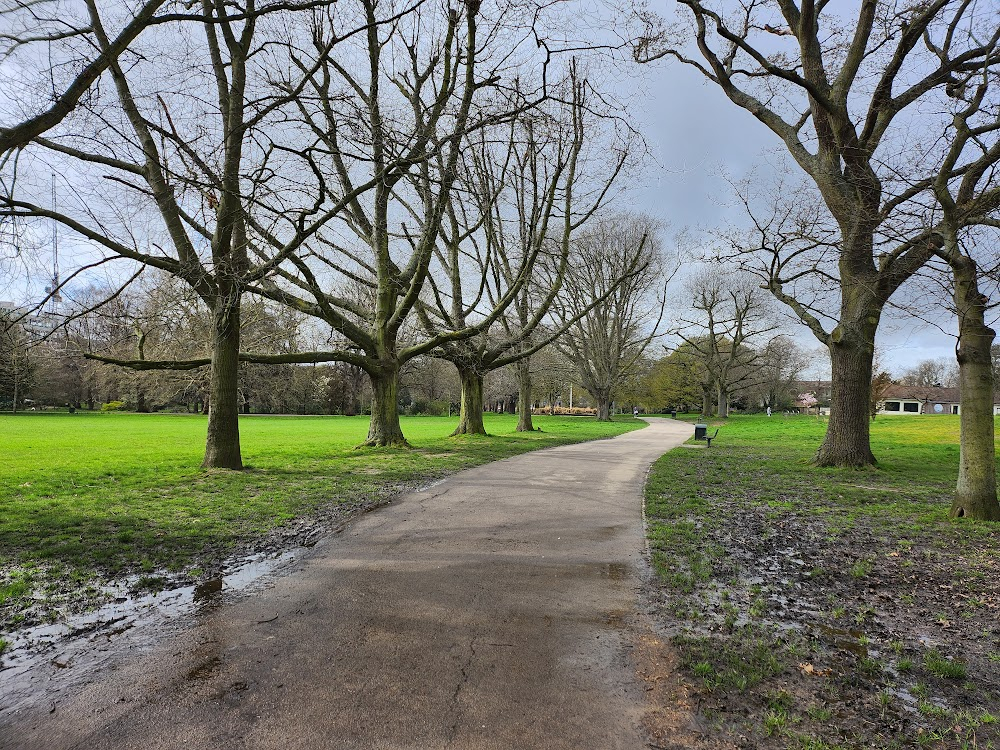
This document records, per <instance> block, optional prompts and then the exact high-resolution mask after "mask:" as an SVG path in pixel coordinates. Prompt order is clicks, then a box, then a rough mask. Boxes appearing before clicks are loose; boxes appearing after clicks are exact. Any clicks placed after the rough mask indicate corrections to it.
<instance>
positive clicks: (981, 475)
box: [949, 255, 1000, 521]
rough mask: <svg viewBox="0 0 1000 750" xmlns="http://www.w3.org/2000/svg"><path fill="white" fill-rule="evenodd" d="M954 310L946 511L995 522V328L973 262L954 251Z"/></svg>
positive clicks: (999, 513) (998, 516)
mask: <svg viewBox="0 0 1000 750" xmlns="http://www.w3.org/2000/svg"><path fill="white" fill-rule="evenodd" d="M950 263H951V269H952V275H953V277H954V282H955V289H954V299H955V308H956V310H957V311H958V321H959V330H958V384H959V390H960V392H961V404H962V406H961V417H960V422H961V438H960V446H961V447H960V452H959V466H958V484H957V485H956V487H955V498H954V501H953V502H952V506H951V511H950V512H949V515H950V516H951V517H952V518H974V519H979V520H984V521H1000V504H998V503H997V483H996V449H995V447H994V442H993V440H994V435H993V432H994V428H993V367H992V361H991V357H990V348H991V346H992V345H993V339H994V337H995V336H996V332H995V331H994V330H993V329H992V328H990V327H989V326H987V325H986V320H985V315H986V304H987V300H986V298H985V297H984V296H983V295H982V294H980V292H979V284H978V283H977V280H976V277H977V269H976V264H975V261H973V260H972V259H971V258H969V257H967V256H965V255H953V256H952V258H951V261H950Z"/></svg>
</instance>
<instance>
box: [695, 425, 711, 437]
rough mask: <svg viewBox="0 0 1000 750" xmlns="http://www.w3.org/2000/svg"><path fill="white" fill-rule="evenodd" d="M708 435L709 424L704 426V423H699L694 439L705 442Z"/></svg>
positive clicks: (696, 426)
mask: <svg viewBox="0 0 1000 750" xmlns="http://www.w3.org/2000/svg"><path fill="white" fill-rule="evenodd" d="M707 434H708V425H707V424H703V423H702V422H699V423H698V424H696V425H695V426H694V439H695V440H704V439H705V435H707Z"/></svg>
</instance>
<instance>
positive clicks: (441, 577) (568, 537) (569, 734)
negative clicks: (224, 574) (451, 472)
mask: <svg viewBox="0 0 1000 750" xmlns="http://www.w3.org/2000/svg"><path fill="white" fill-rule="evenodd" d="M649 421H650V423H651V424H650V426H649V427H646V428H643V429H641V430H637V431H634V432H630V433H628V434H625V435H622V436H620V437H617V438H614V439H611V440H600V441H595V442H590V443H582V444H578V445H571V446H564V447H560V448H553V449H548V450H543V451H537V452H534V453H528V454H524V455H521V456H517V457H515V458H510V459H507V460H504V461H499V462H497V463H493V464H488V465H485V466H481V467H478V468H476V469H472V470H469V471H464V472H462V473H460V474H456V475H455V476H453V477H451V478H449V479H447V480H445V481H444V482H441V483H440V484H437V485H435V486H433V487H431V488H429V489H427V490H425V491H422V492H417V493H412V494H409V495H405V496H402V497H400V498H398V499H396V500H394V501H393V502H392V503H391V504H390V505H389V506H387V507H385V508H383V509H381V510H378V511H376V512H373V513H370V514H368V515H366V516H364V517H362V518H360V519H359V520H358V521H356V522H354V523H352V524H350V525H349V526H348V527H347V528H346V529H345V530H344V531H343V532H341V533H340V534H338V535H335V536H333V537H330V538H329V539H327V540H326V541H325V542H324V543H322V544H321V545H319V546H318V547H317V549H316V551H315V552H314V553H313V554H312V555H310V556H309V558H308V559H306V560H305V561H304V562H303V563H302V565H301V566H300V567H299V568H298V569H297V570H296V571H295V572H293V573H291V574H289V575H286V576H284V577H281V578H279V579H277V580H276V581H274V582H273V584H272V585H270V586H269V587H266V588H263V589H262V590H260V591H258V592H256V593H255V594H254V595H253V596H249V597H246V598H244V599H242V600H240V601H236V602H233V603H229V604H224V605H221V606H219V607H216V608H214V609H209V610H207V611H205V612H203V613H201V614H199V615H197V617H196V618H194V620H193V622H192V624H191V625H190V626H189V627H187V628H185V629H183V630H181V631H180V632H177V633H175V634H173V635H171V636H170V637H168V638H166V639H165V640H164V641H163V642H161V643H159V644H158V645H157V646H156V647H155V648H154V649H152V650H151V651H149V652H146V653H138V654H132V655H130V656H129V657H128V658H127V659H124V660H122V661H121V663H118V664H112V665H109V666H108V667H107V668H106V669H104V670H103V672H102V673H99V674H97V675H96V676H95V678H94V680H93V681H92V682H91V683H89V684H86V685H84V686H83V687H81V688H80V689H79V690H77V691H75V692H74V693H73V694H71V695H69V696H65V697H64V698H63V699H62V700H61V701H60V702H59V703H58V705H56V704H53V705H51V706H50V705H47V704H46V705H38V706H35V707H33V708H29V709H26V710H24V711H19V712H18V714H17V715H15V716H13V717H10V720H9V721H7V722H6V723H4V724H3V725H2V726H0V747H2V748H18V749H21V748H24V749H25V750H28V749H33V748H39V749H41V748H44V749H45V750H57V749H59V748H87V749H88V750H89V749H92V748H93V749H98V748H115V749H116V750H122V749H124V748H142V749H143V750H151V749H152V748H227V749H230V748H232V749H240V748H254V749H258V748H260V749H265V748H281V749H282V750H291V749H294V748H310V749H311V750H313V749H316V748H337V749H338V750H355V749H358V750H361V749H362V748H363V749H364V750H411V749H412V750H432V749H436V748H454V749H455V750H464V749H468V750H488V749H492V748H497V749H498V750H500V749H502V750H511V749H528V748H538V749H539V750H541V749H542V748H544V749H545V750H558V749H560V748H566V749H567V750H569V749H570V748H572V750H588V749H590V748H593V749H594V750H614V749H616V748H623V749H624V748H628V749H629V750H632V749H634V748H645V747H646V738H645V736H644V734H643V730H642V728H641V724H640V722H641V719H642V713H643V711H644V710H645V705H644V701H645V696H644V692H643V687H642V685H641V683H640V682H639V681H638V680H637V678H636V676H635V668H634V665H632V664H631V662H630V660H629V657H628V641H629V637H630V636H629V633H628V632H627V631H628V627H627V625H626V622H627V620H628V618H629V617H630V615H631V614H632V613H633V611H634V608H635V605H636V597H637V591H638V587H639V574H640V572H641V571H642V569H643V566H644V564H645V563H644V556H643V552H644V538H643V531H642V500H641V498H642V487H643V482H644V477H645V474H646V472H647V470H648V467H649V465H650V464H651V463H652V461H654V460H655V459H656V458H657V457H659V456H660V455H661V454H663V453H664V452H665V451H667V450H669V449H671V448H673V447H675V446H677V445H679V444H680V443H682V442H684V441H685V440H686V439H687V438H689V437H690V435H691V434H692V428H691V426H690V425H687V424H684V423H681V422H674V421H672V420H658V419H650V420H649Z"/></svg>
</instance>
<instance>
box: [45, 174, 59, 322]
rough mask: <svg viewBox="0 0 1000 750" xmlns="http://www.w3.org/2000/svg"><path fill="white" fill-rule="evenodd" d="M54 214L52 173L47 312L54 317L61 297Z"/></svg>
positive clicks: (54, 187) (53, 180) (57, 224)
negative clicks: (50, 273)
mask: <svg viewBox="0 0 1000 750" xmlns="http://www.w3.org/2000/svg"><path fill="white" fill-rule="evenodd" d="M55 212H56V175H55V172H53V173H52V213H53V217H52V286H50V287H49V289H48V292H49V294H50V295H51V296H50V297H49V312H50V313H52V314H53V315H55V314H56V313H57V312H58V311H59V303H60V302H62V295H61V294H59V222H58V221H56V217H55V216H54V214H55Z"/></svg>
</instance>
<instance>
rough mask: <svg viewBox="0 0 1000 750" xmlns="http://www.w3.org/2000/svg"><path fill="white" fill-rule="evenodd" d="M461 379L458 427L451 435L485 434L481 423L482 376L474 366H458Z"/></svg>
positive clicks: (484, 428)
mask: <svg viewBox="0 0 1000 750" xmlns="http://www.w3.org/2000/svg"><path fill="white" fill-rule="evenodd" d="M458 376H459V378H460V379H461V381H462V405H461V408H460V410H459V414H458V427H456V428H455V431H454V432H453V433H451V434H452V435H485V434H486V427H485V426H484V425H483V376H482V375H480V374H479V373H478V372H476V370H475V369H474V368H471V367H459V368H458Z"/></svg>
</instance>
